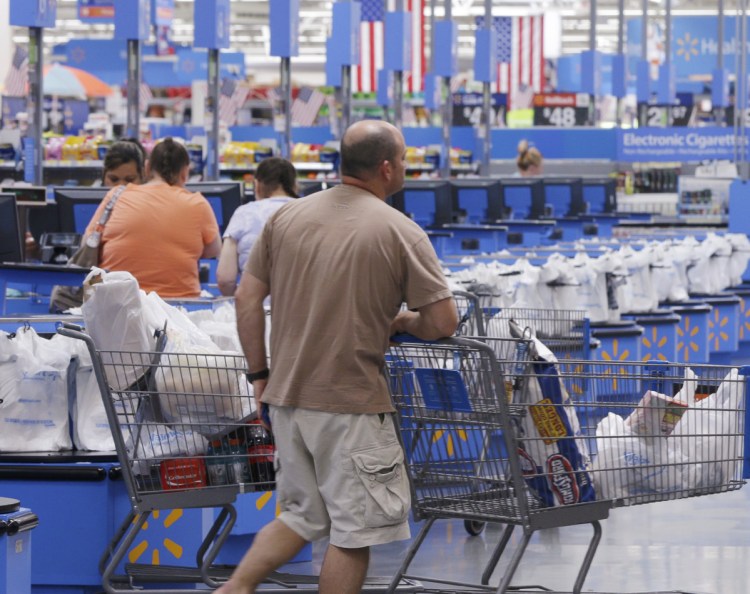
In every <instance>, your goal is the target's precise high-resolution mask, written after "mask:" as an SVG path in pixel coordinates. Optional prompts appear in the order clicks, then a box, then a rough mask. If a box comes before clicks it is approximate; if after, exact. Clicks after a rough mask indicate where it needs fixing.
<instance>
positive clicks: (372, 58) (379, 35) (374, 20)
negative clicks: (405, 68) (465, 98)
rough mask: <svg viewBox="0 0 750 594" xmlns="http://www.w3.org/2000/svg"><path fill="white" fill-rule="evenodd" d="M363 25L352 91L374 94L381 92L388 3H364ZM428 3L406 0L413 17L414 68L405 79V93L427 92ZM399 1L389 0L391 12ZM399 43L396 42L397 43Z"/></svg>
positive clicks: (379, 0) (364, 0)
mask: <svg viewBox="0 0 750 594" xmlns="http://www.w3.org/2000/svg"><path fill="white" fill-rule="evenodd" d="M361 5H362V22H361V23H360V39H361V41H360V44H361V45H360V65H359V66H352V91H354V92H355V93H357V92H359V93H374V92H375V91H377V89H378V71H379V70H382V69H383V66H384V60H383V54H384V50H383V43H384V41H383V39H384V31H385V28H384V25H383V22H384V21H385V11H386V2H385V1H384V0H362V1H361ZM424 5H425V0H405V1H404V9H405V10H406V11H407V12H411V13H412V17H411V26H412V31H411V37H412V48H411V68H410V73H408V74H407V75H405V76H404V90H405V91H406V92H407V93H415V92H418V91H422V90H424V71H425V43H424V40H425V36H424V24H425V20H424ZM395 6H396V3H395V0H387V9H388V10H389V11H393V10H394V9H395ZM397 42H398V41H396V43H397Z"/></svg>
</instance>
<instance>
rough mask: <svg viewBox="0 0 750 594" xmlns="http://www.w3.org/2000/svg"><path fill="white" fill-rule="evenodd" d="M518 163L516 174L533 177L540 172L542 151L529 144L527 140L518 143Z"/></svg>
mask: <svg viewBox="0 0 750 594" xmlns="http://www.w3.org/2000/svg"><path fill="white" fill-rule="evenodd" d="M516 165H518V173H517V175H519V176H521V177H534V176H535V175H541V174H542V153H540V152H539V149H538V148H536V147H535V146H533V145H530V144H529V141H528V140H522V141H521V142H519V143H518V157H517V158H516Z"/></svg>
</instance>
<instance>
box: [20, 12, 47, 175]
mask: <svg viewBox="0 0 750 594" xmlns="http://www.w3.org/2000/svg"><path fill="white" fill-rule="evenodd" d="M56 21H57V0H37V1H36V2H30V1H29V0H11V3H10V24H11V25H13V26H15V27H28V28H29V58H28V60H29V64H28V77H29V94H28V96H27V98H26V112H27V113H28V117H29V128H28V132H27V134H26V137H25V138H24V139H23V151H24V164H25V168H24V181H27V182H29V183H33V184H35V185H38V186H39V185H42V183H43V175H42V174H43V169H42V168H43V165H44V153H43V150H42V148H43V147H42V100H43V97H44V91H43V84H42V69H43V66H44V63H43V56H44V34H43V31H44V29H45V28H46V27H54V26H55V23H56Z"/></svg>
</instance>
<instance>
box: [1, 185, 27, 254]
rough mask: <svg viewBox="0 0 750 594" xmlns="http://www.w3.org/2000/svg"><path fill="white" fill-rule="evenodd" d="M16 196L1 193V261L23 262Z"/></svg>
mask: <svg viewBox="0 0 750 594" xmlns="http://www.w3.org/2000/svg"><path fill="white" fill-rule="evenodd" d="M21 237H22V235H21V227H20V226H19V219H18V209H17V207H16V197H15V196H14V195H13V194H0V262H23V244H22V242H21Z"/></svg>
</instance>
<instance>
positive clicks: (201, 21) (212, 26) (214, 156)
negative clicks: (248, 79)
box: [193, 0, 231, 181]
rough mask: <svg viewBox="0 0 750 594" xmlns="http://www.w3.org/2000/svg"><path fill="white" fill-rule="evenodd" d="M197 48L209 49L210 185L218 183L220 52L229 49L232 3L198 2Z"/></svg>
mask: <svg viewBox="0 0 750 594" xmlns="http://www.w3.org/2000/svg"><path fill="white" fill-rule="evenodd" d="M193 15H194V16H193V18H194V22H195V30H194V40H193V45H194V46H195V47H203V48H206V49H208V93H207V95H206V111H207V112H208V113H209V115H210V118H211V126H210V127H209V128H208V130H209V131H208V147H207V151H206V153H207V154H206V170H205V174H204V177H205V179H207V180H209V181H216V180H218V179H219V66H220V63H219V50H221V49H226V48H228V47H229V34H230V30H229V20H230V15H231V10H230V4H229V0H195V10H194V13H193Z"/></svg>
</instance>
